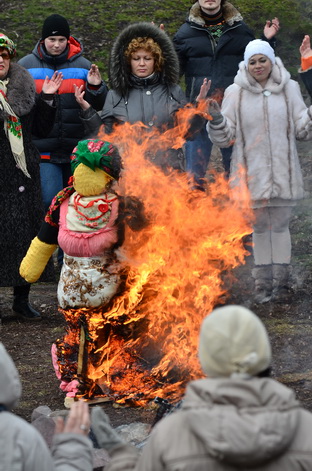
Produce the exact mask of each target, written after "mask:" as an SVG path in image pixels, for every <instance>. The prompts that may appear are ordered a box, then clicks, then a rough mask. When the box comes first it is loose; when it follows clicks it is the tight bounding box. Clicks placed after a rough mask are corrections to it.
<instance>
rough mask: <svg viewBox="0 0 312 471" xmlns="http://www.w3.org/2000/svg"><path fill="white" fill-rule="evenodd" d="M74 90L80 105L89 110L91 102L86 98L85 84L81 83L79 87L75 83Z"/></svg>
mask: <svg viewBox="0 0 312 471" xmlns="http://www.w3.org/2000/svg"><path fill="white" fill-rule="evenodd" d="M74 90H75V98H76V101H77V103H78V104H79V105H80V107H81V109H83V110H87V109H88V108H90V106H91V105H90V103H88V102H87V101H86V100H85V99H84V95H85V90H84V87H83V85H80V87H77V85H75V84H74Z"/></svg>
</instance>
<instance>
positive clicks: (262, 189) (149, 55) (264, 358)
mask: <svg viewBox="0 0 312 471" xmlns="http://www.w3.org/2000/svg"><path fill="white" fill-rule="evenodd" d="M279 28H280V26H279V21H278V19H277V18H274V19H272V20H271V21H267V22H266V24H265V26H264V30H263V35H262V38H261V39H255V37H254V35H253V33H252V31H251V30H250V29H249V27H248V26H247V25H246V24H245V23H244V22H243V19H242V16H241V15H240V13H239V11H238V10H237V9H236V8H235V7H234V6H233V5H232V4H231V3H229V2H228V1H227V0H198V1H196V2H195V3H194V5H193V6H192V7H191V8H190V11H189V15H188V18H187V20H186V22H185V23H184V24H183V25H182V26H181V28H180V29H179V30H178V32H177V33H176V34H175V35H174V37H173V40H171V39H170V38H169V36H168V35H167V33H166V32H165V31H164V29H163V27H162V26H161V27H159V28H158V27H157V26H155V25H153V24H150V23H147V22H146V23H145V22H142V23H135V24H130V25H129V26H128V27H126V28H125V29H124V30H122V31H121V33H120V34H119V35H118V36H117V38H116V40H115V42H114V44H113V47H112V50H111V55H110V63H109V83H110V89H109V90H108V87H107V85H106V84H105V83H104V82H103V80H102V78H101V74H100V71H99V69H98V67H97V66H96V65H95V64H92V63H91V62H90V61H89V60H87V59H86V58H85V57H84V56H83V46H82V44H81V42H80V41H79V40H77V39H76V38H75V37H74V36H72V35H71V33H70V27H69V23H68V21H67V20H66V19H65V18H64V17H63V16H61V15H58V14H53V15H51V16H49V17H47V18H46V19H45V21H44V23H43V27H42V34H41V38H40V39H39V40H38V42H37V44H36V45H35V47H34V49H33V51H32V52H31V53H30V54H29V55H27V56H25V57H23V58H22V59H20V60H19V61H18V62H17V63H16V62H14V61H13V58H14V56H15V55H16V46H15V44H14V42H13V41H12V40H11V39H10V38H9V37H8V36H7V35H5V34H4V33H0V121H1V122H2V126H1V129H0V158H1V173H0V195H1V200H2V210H1V211H0V226H1V256H2V264H1V265H0V280H1V281H0V285H1V286H10V287H13V294H14V299H13V310H14V311H15V313H16V314H17V315H18V316H20V317H21V318H23V319H27V320H40V319H41V315H40V313H39V312H37V311H36V310H35V309H34V308H33V307H32V306H31V304H30V303H29V292H30V287H31V284H30V283H28V282H27V281H26V280H25V279H24V278H23V277H22V276H21V275H20V271H19V268H20V264H21V261H22V259H23V257H24V256H25V253H26V252H27V250H28V247H29V245H30V243H31V241H32V240H33V239H34V238H35V237H36V236H37V234H38V232H39V228H40V226H41V222H42V220H43V217H44V214H45V212H46V211H47V210H48V208H49V206H50V203H51V200H52V199H53V198H54V197H55V195H56V194H57V193H58V192H59V191H60V190H62V189H63V188H64V187H66V186H67V184H68V180H69V178H70V177H71V174H72V170H71V164H70V156H71V154H72V151H73V149H74V148H75V146H76V145H77V143H78V141H81V140H83V139H85V137H86V136H88V137H91V136H93V137H94V136H96V135H97V133H98V130H99V128H100V127H101V126H103V125H104V129H105V132H106V134H107V135H109V134H110V133H112V131H113V129H114V128H115V127H116V126H120V125H122V124H123V123H125V122H129V123H131V124H134V123H138V122H140V123H142V133H143V132H144V133H145V132H146V133H148V132H149V130H150V129H154V128H156V129H159V130H162V129H164V128H168V127H173V126H174V125H175V115H176V113H177V111H178V110H179V109H180V108H182V107H184V106H185V105H186V104H187V103H192V104H193V105H194V106H197V103H198V102H202V101H203V100H204V101H206V104H207V112H208V114H209V115H210V119H209V120H208V121H207V120H206V119H204V118H203V117H202V115H201V113H199V112H198V114H196V113H195V115H194V118H193V119H192V121H191V122H190V129H189V132H188V133H187V135H185V136H183V137H184V138H185V139H186V143H185V145H184V148H183V149H174V148H170V147H168V149H166V150H165V151H162V152H160V151H156V152H155V151H154V150H153V149H152V148H151V149H148V151H147V154H146V158H147V159H150V160H151V161H152V162H153V163H154V164H155V165H157V166H159V167H160V168H161V169H162V170H163V171H164V172H165V173H166V172H167V173H168V172H170V171H171V170H172V169H173V170H174V171H177V172H184V171H186V172H188V174H189V180H190V186H191V188H192V189H193V191H194V192H196V191H203V192H205V191H206V187H207V181H206V178H205V175H206V171H207V166H208V163H209V159H210V154H211V149H212V146H213V145H216V146H218V147H219V148H220V149H221V153H222V160H223V165H224V175H225V178H226V179H229V186H230V187H231V188H232V189H235V188H242V187H246V188H247V189H248V191H249V194H250V198H251V206H252V209H253V215H254V220H253V221H252V227H253V234H252V240H253V256H254V268H253V270H252V275H253V278H254V280H255V296H254V301H255V303H266V302H269V301H271V302H290V301H291V297H292V295H293V290H292V284H291V235H290V230H289V225H290V220H291V215H292V209H293V207H294V206H295V205H296V202H297V201H298V200H300V199H302V198H303V197H304V188H303V179H302V174H301V168H300V162H299V158H298V154H297V148H296V140H311V139H312V108H311V107H308V106H307V105H306V104H305V102H304V100H303V97H302V95H301V91H300V87H299V85H298V83H297V82H296V81H294V80H292V79H291V77H290V73H289V72H288V71H287V70H286V68H285V67H284V65H283V62H282V60H281V58H279V57H278V56H276V54H275V48H276V40H275V38H276V34H277V33H278V31H279ZM300 55H301V68H300V70H299V72H300V76H301V77H302V80H303V82H304V84H305V86H306V88H307V90H308V92H309V93H310V95H311V96H312V49H311V43H310V37H309V36H308V35H307V36H305V37H304V39H303V41H302V44H301V46H300ZM182 75H184V77H185V83H186V91H185V93H184V91H183V90H182V88H181V87H180V86H179V81H180V77H181V76H182ZM107 155H108V154H107ZM233 194H234V195H236V197H237V198H240V195H241V194H242V192H240V191H237V192H235V191H234V192H233ZM52 225H53V224H52ZM46 237H47V238H46V239H45V240H44V241H41V242H42V244H44V243H48V244H49V243H51V242H50V241H49V236H47V235H46ZM58 257H59V258H58V260H59V263H60V265H62V257H63V253H62V250H61V248H60V249H59V255H58ZM33 263H36V254H34V259H33ZM52 271H53V270H52V269H51V267H49V264H48V265H47V267H46V269H45V271H44V272H43V274H42V279H43V280H49V279H51V276H52ZM199 360H200V363H201V366H202V369H203V372H204V373H205V374H206V375H207V378H205V379H201V380H198V381H194V382H192V383H190V385H189V386H188V387H187V390H186V394H185V397H184V399H183V403H182V407H181V408H180V409H179V410H177V411H176V412H175V413H174V414H172V415H171V416H170V417H167V418H165V419H163V420H162V421H161V422H160V423H159V424H158V425H157V426H156V427H155V429H154V430H153V431H152V433H151V436H150V438H149V440H148V442H147V445H146V446H145V447H144V450H143V452H142V454H141V455H140V454H138V452H137V450H136V449H135V448H133V447H132V446H130V445H129V444H125V443H124V442H122V441H121V440H120V438H119V437H118V435H117V434H116V432H115V431H114V430H113V429H112V428H111V426H110V425H109V423H108V420H107V417H106V416H105V414H104V412H103V411H102V410H101V409H94V411H93V414H92V416H93V417H92V429H93V430H94V432H95V434H96V437H97V440H98V442H99V444H100V445H101V446H102V447H103V448H105V449H107V450H109V452H110V454H111V457H112V460H111V462H110V464H109V469H111V470H115V469H116V470H117V469H118V470H121V469H122V470H124V469H137V470H142V471H143V470H148V469H150V470H153V471H156V470H164V469H172V470H173V469H174V470H184V469H188V470H194V471H195V470H201V469H204V468H205V469H214V470H223V469H226V470H234V469H240V468H243V469H255V470H256V469H259V470H260V469H261V470H263V469H266V470H275V469H283V470H286V471H287V470H288V469H289V470H297V469H298V470H299V469H300V470H308V469H311V467H312V454H311V450H310V440H309V427H310V425H311V421H312V418H311V415H310V413H308V412H307V411H304V410H303V409H302V408H301V407H300V405H299V404H298V402H297V401H296V400H295V398H294V395H293V393H292V391H290V390H289V389H288V388H286V387H284V386H282V385H281V384H279V383H277V382H276V381H274V380H273V379H270V377H269V370H270V362H271V349H270V342H269V339H268V336H267V333H266V331H265V328H264V326H263V324H262V323H261V321H260V320H259V319H258V317H257V316H256V315H255V314H254V313H252V312H251V311H249V310H248V309H245V308H244V307H241V306H225V307H223V308H219V309H216V310H215V311H213V312H212V313H210V314H209V315H208V316H207V318H206V319H204V321H203V324H202V327H201V333H200V339H199ZM0 366H1V368H0V418H1V420H0V470H6V471H18V470H24V471H28V470H29V471H30V470H32V471H35V470H38V471H39V470H40V471H44V470H47V471H48V470H52V469H57V470H64V471H66V470H84V471H86V470H89V469H90V470H91V469H92V446H91V442H90V440H89V438H88V433H89V430H90V424H91V422H90V416H89V411H88V407H87V405H86V404H85V403H83V402H80V401H78V402H76V403H74V406H73V407H72V409H71V411H70V413H69V416H68V420H67V421H66V422H65V423H64V421H63V420H62V419H58V421H57V423H56V434H55V439H54V444H53V448H52V450H51V451H50V450H48V448H47V446H46V444H45V442H44V440H43V439H42V437H41V436H40V435H39V433H37V432H36V430H35V429H34V428H33V427H32V426H31V425H29V424H27V423H26V422H25V421H23V420H21V419H20V418H18V417H17V416H15V415H14V414H13V413H12V412H11V409H12V408H13V407H14V405H15V403H16V401H17V400H18V399H19V397H20V394H21V390H20V382H19V377H18V373H17V370H16V368H15V366H14V364H13V362H12V360H11V358H10V357H9V355H8V354H7V352H6V350H5V348H4V346H3V345H1V344H0Z"/></svg>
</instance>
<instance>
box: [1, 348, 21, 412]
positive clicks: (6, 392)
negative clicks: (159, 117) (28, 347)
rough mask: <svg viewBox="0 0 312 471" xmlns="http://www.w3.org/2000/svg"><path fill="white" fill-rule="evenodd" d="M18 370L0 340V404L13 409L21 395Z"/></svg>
mask: <svg viewBox="0 0 312 471" xmlns="http://www.w3.org/2000/svg"><path fill="white" fill-rule="evenodd" d="M21 392H22V387H21V382H20V379H19V374H18V371H17V369H16V367H15V365H14V362H13V360H12V358H11V357H10V355H9V354H8V352H7V351H6V349H5V347H4V345H3V343H1V342H0V405H2V406H5V407H6V408H7V409H9V410H10V409H13V407H15V406H16V404H17V402H18V400H19V398H20V397H21Z"/></svg>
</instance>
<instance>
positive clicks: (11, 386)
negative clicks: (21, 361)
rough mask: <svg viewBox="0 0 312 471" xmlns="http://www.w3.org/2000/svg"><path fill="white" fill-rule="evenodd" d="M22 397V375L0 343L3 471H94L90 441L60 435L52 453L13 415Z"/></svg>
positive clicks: (0, 462)
mask: <svg viewBox="0 0 312 471" xmlns="http://www.w3.org/2000/svg"><path fill="white" fill-rule="evenodd" d="M20 396H21V383H20V379H19V374H18V372H17V369H16V367H15V365H14V363H13V361H12V359H11V357H10V356H9V355H8V353H7V352H6V350H5V348H4V346H3V344H2V343H0V471H92V469H93V466H92V445H91V441H90V440H89V438H87V437H86V436H84V435H78V434H71V433H62V434H59V435H57V436H55V437H54V439H53V446H52V450H51V451H52V453H50V451H49V449H48V447H47V444H46V442H45V441H44V439H43V437H42V436H41V435H40V433H39V432H38V431H37V429H35V427H33V426H32V425H30V424H29V423H28V422H26V421H25V420H23V419H21V418H20V417H18V416H16V415H15V414H13V413H12V412H11V409H12V408H13V407H14V406H15V405H16V404H17V402H18V400H19V399H20Z"/></svg>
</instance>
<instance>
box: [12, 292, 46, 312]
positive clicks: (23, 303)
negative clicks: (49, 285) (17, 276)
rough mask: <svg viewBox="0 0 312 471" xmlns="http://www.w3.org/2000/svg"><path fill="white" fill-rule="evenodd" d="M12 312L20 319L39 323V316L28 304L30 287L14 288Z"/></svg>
mask: <svg viewBox="0 0 312 471" xmlns="http://www.w3.org/2000/svg"><path fill="white" fill-rule="evenodd" d="M13 289H14V291H13V294H14V300H13V306H12V309H13V311H14V312H15V313H16V314H17V315H18V316H19V317H21V318H22V319H25V320H28V321H41V315H40V314H39V312H37V311H35V309H34V308H32V307H31V305H30V304H29V301H28V298H29V291H30V285H23V286H14V288H13Z"/></svg>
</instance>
